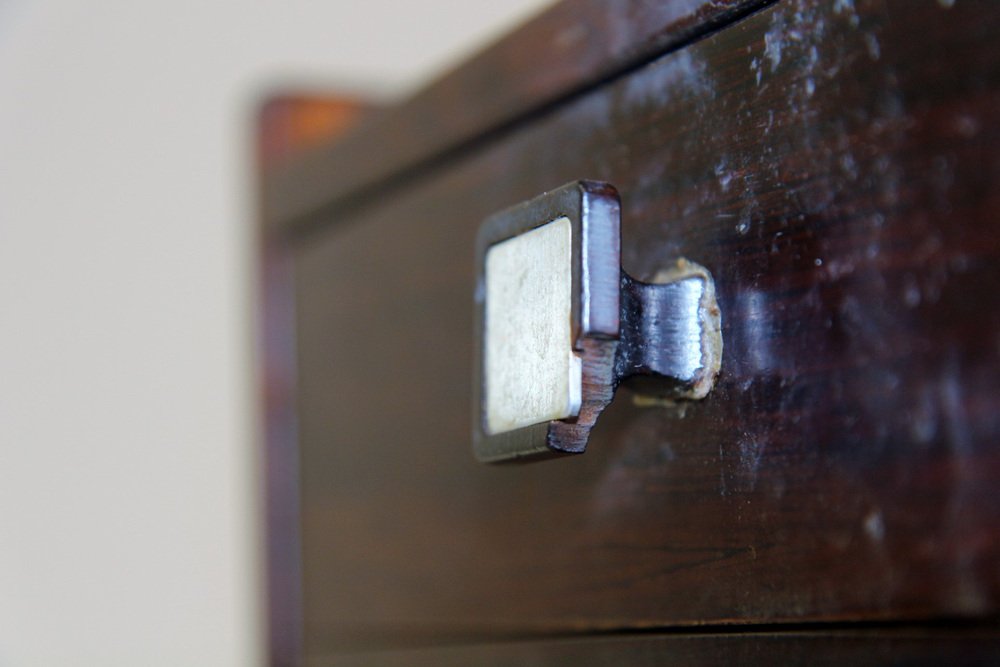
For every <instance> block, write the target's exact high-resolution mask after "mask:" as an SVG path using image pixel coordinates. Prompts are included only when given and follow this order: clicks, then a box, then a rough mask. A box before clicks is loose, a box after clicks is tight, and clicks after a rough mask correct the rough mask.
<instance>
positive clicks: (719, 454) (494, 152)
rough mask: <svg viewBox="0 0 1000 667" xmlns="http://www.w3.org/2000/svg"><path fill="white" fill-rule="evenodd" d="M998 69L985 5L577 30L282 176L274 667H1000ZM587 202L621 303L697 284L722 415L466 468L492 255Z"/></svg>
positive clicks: (642, 15) (719, 0)
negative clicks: (555, 213) (573, 189)
mask: <svg viewBox="0 0 1000 667" xmlns="http://www.w3.org/2000/svg"><path fill="white" fill-rule="evenodd" d="M998 35H1000V3H998V2H995V1H993V0H978V1H977V0H779V1H777V2H767V1H761V0H656V1H654V0H617V1H616V0H565V1H564V2H562V3H561V4H558V5H556V6H554V7H553V8H552V9H550V10H549V11H547V12H546V13H544V14H543V15H541V16H539V17H538V18H537V19H536V20H534V21H533V22H531V23H529V24H528V25H526V26H524V27H523V28H522V29H521V30H519V31H518V32H516V33H515V34H513V35H511V36H510V37H508V38H506V39H504V40H502V41H500V42H498V43H497V44H495V45H494V46H492V47H491V48H489V49H487V50H486V51H484V52H482V53H481V54H480V55H479V56H477V57H475V58H473V59H472V60H471V61H469V62H468V63H467V64H466V65H465V66H463V67H461V68H459V69H457V70H455V71H453V72H451V73H449V74H447V75H446V76H444V77H443V78H441V79H440V80H438V81H437V82H435V83H433V84H431V85H430V86H429V87H427V88H426V89H425V90H423V91H422V92H420V93H418V94H417V95H416V96H414V97H413V98H412V99H410V100H409V101H407V102H406V103H404V104H401V105H400V106H398V107H393V108H390V109H386V110H381V111H377V112H371V113H369V114H367V116H366V117H365V118H364V119H363V120H362V121H361V122H360V123H359V124H358V125H357V126H356V127H355V128H354V129H353V130H352V131H350V132H349V133H347V134H346V135H345V136H343V137H341V138H338V139H337V140H335V141H333V140H331V141H329V142H326V143H321V144H320V145H318V146H317V145H314V146H313V147H312V148H310V149H308V150H302V151H298V152H297V153H296V155H295V156H294V157H293V158H291V159H283V160H281V161H277V162H274V163H272V164H271V165H270V166H268V167H267V168H266V169H265V170H264V175H263V178H262V187H261V192H262V197H261V211H262V215H261V218H262V226H261V242H262V271H261V275H262V278H263V287H262V290H261V294H262V313H263V317H262V324H261V329H260V332H261V335H260V340H261V343H262V344H261V349H262V351H263V353H262V369H263V370H262V375H263V383H264V413H265V415H264V418H265V420H266V428H265V434H266V438H265V440H266V442H265V450H266V453H265V456H264V461H265V477H266V483H267V484H266V486H267V488H266V494H267V508H268V514H267V517H268V576H269V601H268V608H269V620H270V640H271V658H272V664H274V665H296V664H305V665H328V664H337V665H341V664H343V665H367V664H372V665H397V664H399V665H403V664H419V665H510V664H532V665H548V664H553V665H555V664H559V665H563V664H565V665H577V664H599V665H618V664H638V665H645V664H657V665H660V664H670V665H673V664H677V665H689V664H713V665H714V664H720V665H725V664H782V663H808V664H830V665H842V664H847V663H853V664H886V663H896V664H899V663H902V664H943V663H965V664H969V663H972V664H997V663H998V662H1000V626H998V625H997V621H998V618H1000V613H998V612H1000V37H998ZM263 131H264V132H265V134H266V133H267V132H269V131H273V127H272V128H271V129H269V126H268V125H267V124H265V125H264V127H263ZM581 178H587V179H595V180H600V181H606V182H608V183H611V184H613V185H614V186H615V187H616V188H617V189H618V191H619V193H620V194H621V201H622V237H621V238H622V240H621V245H622V247H621V254H622V260H621V262H622V266H623V267H624V268H625V269H627V270H628V272H629V273H631V274H632V275H634V276H636V277H638V278H649V277H651V275H652V274H653V273H655V272H656V271H657V270H658V269H659V268H660V267H662V266H663V264H664V263H665V262H669V261H673V260H675V259H676V258H678V257H686V258H690V259H692V260H694V261H697V262H698V263H700V264H702V265H704V266H705V267H707V268H708V269H709V270H710V271H711V273H712V275H713V276H714V279H715V286H716V290H717V293H718V300H719V306H720V308H721V311H722V335H723V339H724V343H725V352H724V356H723V360H722V367H721V373H720V375H719V378H718V383H717V385H716V387H715V389H714V390H713V391H712V393H711V394H709V396H708V397H707V398H705V399H704V400H702V401H698V402H691V403H690V404H684V405H679V406H662V405H661V406H659V407H655V406H654V407H648V406H647V407H643V406H640V405H637V404H636V402H635V401H633V400H631V398H630V396H629V395H628V393H627V392H620V393H619V395H618V396H617V397H616V398H615V400H614V402H613V403H612V404H611V405H610V407H609V408H608V409H607V410H606V411H605V413H604V415H603V416H602V417H601V419H600V421H599V422H598V423H597V426H596V428H595V429H594V431H593V433H592V434H591V437H590V444H589V447H588V450H587V452H586V453H585V454H583V455H580V456H574V457H565V458H559V459H554V460H548V461H544V462H537V463H529V464H515V465H485V464H482V463H478V462H477V461H476V460H475V459H474V457H473V455H472V451H471V440H470V438H471V436H470V422H471V419H472V417H471V415H472V410H471V400H472V399H471V396H472V394H473V392H472V382H473V380H472V378H473V350H474V339H473V336H474V335H475V334H474V332H475V327H474V321H473V320H474V317H473V312H474V302H473V287H474V271H475V266H474V247H475V238H476V233H477V231H478V229H479V226H480V224H481V223H482V221H483V220H484V219H485V218H487V217H488V216H489V215H490V214H492V213H494V212H496V211H499V210H502V209H504V208H507V207H509V206H511V205H514V204H517V203H519V202H522V201H525V200H529V199H531V198H532V197H535V196H536V195H538V194H540V193H542V192H544V191H547V190H551V189H552V188H555V187H557V186H560V185H562V184H564V183H567V182H570V181H574V180H577V179H581Z"/></svg>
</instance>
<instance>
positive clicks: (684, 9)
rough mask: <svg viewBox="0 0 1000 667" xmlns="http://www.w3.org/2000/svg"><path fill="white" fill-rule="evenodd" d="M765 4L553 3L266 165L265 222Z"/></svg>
mask: <svg viewBox="0 0 1000 667" xmlns="http://www.w3.org/2000/svg"><path fill="white" fill-rule="evenodd" d="M769 2H773V0H684V1H670V2H664V1H663V0H574V1H573V2H560V3H557V4H555V5H554V6H553V7H552V8H551V9H549V10H547V11H546V12H544V13H543V14H541V15H540V16H538V17H537V18H536V19H535V20H533V21H531V22H529V23H528V24H526V25H525V26H524V27H523V28H522V29H520V30H518V31H517V32H515V33H513V34H512V35H511V36H510V37H508V38H506V39H503V40H501V41H499V42H498V43H496V44H495V45H493V46H492V47H490V48H488V49H486V50H484V51H483V52H482V53H481V54H479V55H478V56H476V57H475V58H473V59H472V60H470V61H469V62H468V63H465V64H463V65H462V66H461V67H460V68H458V69H456V70H455V71H453V72H450V73H448V74H446V75H444V76H443V77H441V79H439V80H438V81H436V82H434V83H433V84H431V85H429V86H427V87H426V88H424V89H423V90H421V91H420V92H418V93H417V94H416V95H415V96H414V97H413V98H412V99H410V100H408V101H406V103H404V104H400V105H399V106H397V107H392V108H388V109H386V110H385V111H384V112H383V113H381V114H373V115H372V116H371V117H370V118H369V119H368V120H367V122H366V123H365V124H364V125H362V126H361V127H359V128H358V131H357V132H355V133H353V134H352V135H351V136H348V137H345V138H343V139H340V140H338V141H337V142H331V143H330V144H329V145H328V146H326V147H321V148H318V149H317V150H315V151H313V152H312V153H311V154H308V155H303V156H301V157H300V159H299V160H297V161H296V162H295V163H292V164H289V165H287V166H286V167H284V168H282V169H276V170H274V171H273V172H272V173H271V175H270V178H269V179H268V181H267V182H266V183H265V185H264V187H265V193H266V196H265V198H264V224H265V227H266V228H267V229H269V230H272V231H274V232H278V231H288V230H290V229H291V228H293V227H295V228H297V227H300V226H302V227H307V226H308V223H309V222H310V216H313V215H315V214H316V213H317V212H320V211H323V210H324V209H330V208H335V207H337V206H338V205H343V204H345V203H348V202H356V201H357V200H358V199H363V198H364V197H365V196H371V195H375V194H377V191H378V189H379V188H381V187H383V186H384V185H386V184H389V183H399V182H401V181H405V180H407V179H409V178H411V177H413V176H414V175H416V174H419V173H420V172H421V171H423V170H424V169H426V167H427V165H428V164H429V163H430V162H432V161H436V162H440V161H443V160H447V159H450V158H451V157H454V156H455V155H456V154H459V153H462V152H467V151H469V150H474V149H475V148H476V146H478V145H479V144H480V143H481V142H482V140H483V138H484V137H485V136H486V135H495V134H497V133H499V132H501V131H502V129H504V128H508V129H509V128H510V127H511V126H514V125H517V124H519V123H524V122H528V121H530V119H531V118H532V116H533V115H534V114H537V113H540V112H542V111H543V110H545V109H547V108H550V107H552V106H554V105H556V104H558V103H560V102H561V101H563V100H564V99H565V98H567V97H568V96H571V95H573V94H575V93H576V92H577V91H579V90H580V89H582V88H586V87H588V86H593V85H595V84H598V83H600V82H601V81H603V80H605V79H608V78H609V77H611V76H613V75H615V74H618V73H620V72H622V71H623V70H625V69H628V68H630V67H635V66H636V65H638V64H640V63H642V62H645V61H648V60H649V59H650V58H651V57H655V56H656V55H658V54H660V53H663V52H664V51H666V50H667V49H670V48H676V47H677V46H679V45H681V44H684V43H686V42H689V41H691V40H693V39H695V38H697V37H698V36H700V35H703V34H705V33H706V32H707V31H710V30H712V29H713V28H714V27H717V26H721V25H726V24H727V23H729V22H731V21H732V20H734V19H735V18H737V17H739V16H743V15H745V14H747V13H749V12H750V11H752V10H753V9H755V8H759V7H762V6H764V5H766V4H768V3H769ZM536 194H537V193H536Z"/></svg>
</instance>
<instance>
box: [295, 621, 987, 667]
mask: <svg viewBox="0 0 1000 667" xmlns="http://www.w3.org/2000/svg"><path fill="white" fill-rule="evenodd" d="M998 646H1000V645H998V642H997V635H996V631H995V629H994V630H992V631H990V630H955V629H946V630H943V631H941V630H937V629H935V630H928V629H923V630H919V629H918V630H888V631H885V630H883V631H877V632H872V631H858V630H852V631H833V632H829V631H827V632H816V631H812V632H767V633H751V634H714V633H706V634H697V635H690V634H688V635H685V634H679V635H674V636H670V635H666V636H656V635H653V636H632V637H598V638H592V639H566V640H547V641H535V642H517V643H504V644H490V645H484V644H480V645H472V646H453V647H443V648H422V649H416V650H414V649H410V650H406V651H379V652H373V653H361V654H354V655H337V656H336V657H333V656H327V657H316V658H313V659H312V660H310V661H309V663H308V664H309V665H310V666H311V667H321V666H322V665H344V666H346V667H352V666H353V667H363V666H366V665H372V667H376V666H377V667H393V666H394V665H408V666H412V667H420V666H421V665H428V666H433V667H449V666H450V665H456V666H459V665H460V666H462V667H467V666H468V665H476V666H477V667H507V666H509V665H552V666H554V667H558V666H559V665H572V666H573V667H577V666H579V665H596V666H599V667H600V666H610V665H615V666H616V667H618V666H620V665H633V666H635V667H645V666H647V665H650V666H651V665H656V666H665V667H671V666H673V665H683V666H684V667H709V666H718V667H730V666H731V665H758V664H759V665H814V666H817V667H826V666H829V667H843V665H852V666H855V667H862V666H864V665H910V666H912V667H917V666H925V665H926V666H927V667H932V666H933V667H938V666H939V665H984V666H985V665H996V664H997V662H998V661H1000V648H998Z"/></svg>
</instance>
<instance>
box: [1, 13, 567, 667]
mask: <svg viewBox="0 0 1000 667" xmlns="http://www.w3.org/2000/svg"><path fill="white" fill-rule="evenodd" d="M545 4H547V2H546V1H545V0H508V1H507V2H494V1H492V0H462V1H459V0H425V1H423V2H414V3H407V2H399V1H398V0H366V1H365V2H347V1H346V0H327V1H326V2H308V3H307V2H304V1H300V0H299V1H287V0H286V1H284V2H281V1H278V0H268V1H264V0H261V1H256V2H252V1H249V0H246V1H242V2H235V1H234V2H229V1H219V0H210V1H207V2H206V1H205V0H199V1H194V0H170V1H169V2H167V1H163V0H161V1H159V2H126V1H124V0H120V1H110V0H92V1H90V2H86V3H84V2H78V1H77V2H74V1H71V0H0V666H7V665H13V666H17V665H102V666H107V665H171V666H177V665H213V666H219V665H250V664H255V663H259V661H260V660H261V656H262V650H261V649H262V645H261V642H262V636H263V634H262V630H261V621H260V618H261V614H260V597H259V596H260V588H261V587H260V579H259V576H260V575H259V567H260V562H259V559H260V556H259V543H258V541H259V539H260V527H259V525H258V517H259V509H260V508H259V502H260V500H259V498H258V493H257V487H256V484H257V478H256V475H257V470H256V451H255V440H254V438H255V419H256V415H255V413H254V409H255V391H254V386H253V382H254V373H253V368H252V333H251V332H252V321H253V294H252V291H253V288H252V286H253V270H254V269H253V245H252V229H253V205H252V201H253V197H252V185H253V164H252V162H253V161H252V155H253V119H254V113H255V104H256V101H257V100H258V99H259V98H260V97H261V95H262V94H263V93H265V92H266V91H268V90H273V89H277V88H281V87H293V88H294V87H296V86H306V87H311V88H315V89H333V90H338V89H340V90H346V91H348V92H354V93H356V92H362V93H364V92H366V91H368V92H369V93H372V94H375V95H376V96H378V97H387V96H398V95H401V94H403V93H405V92H406V91H408V90H411V89H412V88H413V87H414V86H416V85H418V84H419V83H420V82H421V81H423V80H424V79H426V78H427V77H428V76H430V75H432V74H434V73H436V72H438V71H439V70H440V69H441V68H443V67H446V66H448V65H450V64H452V63H454V62H457V61H458V60H461V59H462V58H463V57H465V56H467V55H468V54H469V52H470V51H471V50H474V49H476V48H478V47H480V46H482V45H483V44H484V43H485V42H486V41H487V40H489V39H491V38H493V37H495V36H496V35H497V34H498V33H500V32H503V31H506V30H507V29H509V28H510V27H511V26H512V25H514V24H516V23H518V22H520V21H521V20H523V19H524V18H525V17H527V16H528V15H530V14H532V13H534V12H536V11H538V10H539V9H540V8H541V7H542V6H543V5H545Z"/></svg>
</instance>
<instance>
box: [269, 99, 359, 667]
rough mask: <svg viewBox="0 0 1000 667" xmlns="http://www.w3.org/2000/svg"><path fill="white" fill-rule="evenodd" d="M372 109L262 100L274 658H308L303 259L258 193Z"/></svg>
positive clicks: (350, 102) (347, 102)
mask: <svg viewBox="0 0 1000 667" xmlns="http://www.w3.org/2000/svg"><path fill="white" fill-rule="evenodd" d="M370 108H371V105H370V104H368V103H367V102H366V101H365V100H364V99H363V98H361V97H359V96H357V95H354V94H350V93H344V94H341V93H338V92H336V91H324V92H322V93H321V92H312V91H304V90H281V91H272V92H270V93H268V94H265V95H262V96H261V97H260V98H259V100H258V101H257V103H256V108H255V112H256V115H255V117H254V127H253V131H254V137H253V139H254V143H255V175H256V178H257V183H258V187H259V189H258V201H257V211H258V213H257V215H258V225H257V228H256V232H257V233H256V238H255V242H256V251H257V265H256V275H255V279H256V289H257V291H256V294H255V300H256V303H257V312H256V317H255V321H254V323H253V324H254V338H255V339H254V368H255V372H256V376H255V378H254V381H255V388H256V390H257V401H256V404H257V409H258V411H259V412H258V415H259V416H258V418H257V421H256V423H255V426H256V444H257V447H258V450H257V456H258V457H259V458H258V459H257V466H258V467H257V484H258V488H259V489H260V493H261V496H262V498H263V500H262V502H261V507H260V511H261V513H262V515H263V516H262V523H263V524H264V525H263V530H262V533H261V536H260V540H261V542H260V548H261V551H262V558H261V563H260V568H261V570H260V577H261V593H260V594H261V597H262V600H261V601H262V610H261V624H262V626H263V631H264V633H265V650H266V655H267V658H268V664H271V665H298V664H301V662H302V659H303V655H304V654H303V649H302V635H303V629H302V628H303V626H302V623H303V618H302V590H301V571H300V568H301V564H300V560H301V554H300V542H301V535H300V526H299V521H300V515H299V475H298V439H297V414H296V407H295V383H296V359H295V354H296V353H295V329H294V327H295V324H294V318H295V313H294V309H295V306H294V299H295V294H294V285H293V273H294V262H293V258H292V255H291V252H290V249H289V247H288V243H287V239H286V238H283V237H276V236H272V235H269V234H267V233H266V232H265V228H264V225H263V224H261V220H262V215H261V211H262V205H261V202H260V199H259V196H260V189H262V187H263V185H262V184H263V182H264V174H265V173H266V171H267V170H268V169H269V168H273V166H274V165H275V164H281V163H284V162H285V161H287V160H289V159H294V156H296V155H297V154H299V153H300V152H301V151H303V150H305V148H306V147H307V146H309V145H310V144H314V143H316V142H319V141H330V140H334V139H335V138H336V136H338V135H340V134H342V133H343V132H344V131H346V129H347V128H348V127H349V126H350V125H351V123H353V122H356V121H357V119H358V118H360V117H361V116H362V115H363V114H365V113H367V112H368V110H369V109H370Z"/></svg>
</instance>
